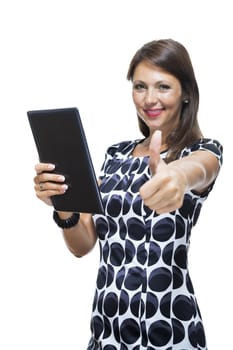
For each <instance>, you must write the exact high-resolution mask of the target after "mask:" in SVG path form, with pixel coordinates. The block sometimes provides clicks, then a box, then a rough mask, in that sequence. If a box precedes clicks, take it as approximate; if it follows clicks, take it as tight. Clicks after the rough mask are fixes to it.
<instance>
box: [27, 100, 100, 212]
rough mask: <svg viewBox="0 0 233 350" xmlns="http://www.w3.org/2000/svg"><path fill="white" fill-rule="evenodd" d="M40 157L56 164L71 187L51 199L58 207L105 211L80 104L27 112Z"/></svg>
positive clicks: (44, 160) (58, 208)
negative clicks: (81, 116)
mask: <svg viewBox="0 0 233 350" xmlns="http://www.w3.org/2000/svg"><path fill="white" fill-rule="evenodd" d="M27 116H28V120H29V123H30V126H31V130H32V134H33V137H34V140H35V144H36V148H37V151H38V155H39V160H40V162H42V163H52V164H55V169H54V171H53V172H54V173H56V174H62V175H64V176H65V179H66V180H65V183H66V184H67V185H68V190H67V191H66V192H65V193H64V194H62V195H57V196H52V197H51V200H52V203H53V206H54V208H55V209H56V210H60V211H72V212H82V213H92V214H100V213H103V203H102V198H101V195H100V192H99V187H98V184H97V179H96V175H95V171H94V167H93V163H92V159H91V156H90V152H89V148H88V144H87V140H86V136H85V132H84V129H83V125H82V122H81V118H80V114H79V110H78V109H77V108H76V107H72V108H62V109H46V110H33V111H28V112H27Z"/></svg>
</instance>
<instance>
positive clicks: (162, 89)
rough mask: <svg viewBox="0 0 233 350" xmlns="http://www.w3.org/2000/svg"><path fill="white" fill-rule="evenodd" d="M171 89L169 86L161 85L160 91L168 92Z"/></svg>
mask: <svg viewBox="0 0 233 350" xmlns="http://www.w3.org/2000/svg"><path fill="white" fill-rule="evenodd" d="M169 89H170V86H169V85H167V84H159V90H161V91H167V90H169Z"/></svg>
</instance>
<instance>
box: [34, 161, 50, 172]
mask: <svg viewBox="0 0 233 350" xmlns="http://www.w3.org/2000/svg"><path fill="white" fill-rule="evenodd" d="M54 169H55V165H54V164H51V163H38V164H36V165H35V171H36V173H37V174H41V173H43V172H45V171H52V170H54Z"/></svg>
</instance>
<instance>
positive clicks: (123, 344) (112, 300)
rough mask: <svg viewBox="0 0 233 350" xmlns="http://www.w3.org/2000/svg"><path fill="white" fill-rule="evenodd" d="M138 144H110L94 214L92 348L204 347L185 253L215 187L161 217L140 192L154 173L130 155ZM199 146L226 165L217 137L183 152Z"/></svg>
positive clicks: (188, 196) (174, 349)
mask: <svg viewBox="0 0 233 350" xmlns="http://www.w3.org/2000/svg"><path fill="white" fill-rule="evenodd" d="M138 142H139V141H133V142H122V143H120V144H117V145H114V146H112V147H110V148H109V149H108V151H107V153H106V158H105V162H104V165H103V168H102V174H101V180H102V184H101V188H100V189H101V194H102V197H103V200H104V206H105V215H95V216H94V220H95V224H96V229H97V233H98V237H99V243H100V266H99V270H98V276H97V285H96V292H95V297H94V303H93V313H92V319H91V331H92V337H91V340H90V342H89V345H88V350H100V349H101V350H191V349H200V350H204V349H205V350H206V349H207V346H206V340H205V333H204V328H203V324H202V319H201V315H200V311H199V309H198V305H197V301H196V298H195V294H194V289H193V286H192V282H191V279H190V276H189V272H188V264H187V252H188V247H189V242H190V234H191V230H192V227H193V226H194V225H195V223H196V221H197V219H198V216H199V213H200V210H201V207H202V204H203V202H204V200H205V199H206V198H207V196H208V194H209V192H210V190H211V189H212V187H213V184H212V185H211V186H210V188H209V189H208V191H206V193H205V194H203V195H202V196H200V195H197V194H194V193H193V192H191V191H190V192H187V193H186V194H185V199H184V204H183V206H182V208H180V209H179V210H176V211H174V212H171V213H167V214H161V215H157V214H156V213H155V212H153V211H152V210H150V209H149V208H148V207H146V206H145V205H144V204H143V202H142V199H141V197H140V195H139V188H140V187H141V185H142V184H143V183H145V182H146V181H147V180H148V179H149V178H150V171H149V167H148V157H133V156H132V151H133V149H134V147H135V146H136V144H137V143H138ZM198 149H203V150H205V151H209V152H212V153H213V154H214V155H215V156H216V157H217V158H218V160H219V164H220V165H221V163H222V146H221V145H220V144H219V143H218V141H216V140H212V139H202V140H200V141H199V142H197V143H195V144H194V145H192V146H191V147H189V148H185V149H184V150H183V152H182V153H181V156H180V157H184V156H186V155H188V154H190V153H191V152H193V151H196V150H198ZM161 156H162V157H163V156H165V154H161Z"/></svg>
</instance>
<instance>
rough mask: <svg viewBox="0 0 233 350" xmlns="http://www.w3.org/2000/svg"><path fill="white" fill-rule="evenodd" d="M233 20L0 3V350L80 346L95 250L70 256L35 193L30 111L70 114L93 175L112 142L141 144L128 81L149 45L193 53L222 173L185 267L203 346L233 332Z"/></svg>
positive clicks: (112, 7) (173, 11)
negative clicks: (166, 41)
mask: <svg viewBox="0 0 233 350" xmlns="http://www.w3.org/2000/svg"><path fill="white" fill-rule="evenodd" d="M232 30H233V28H232V15H231V9H230V1H226V0H222V1H213V0H212V1H211V2H205V1H203V2H201V3H199V2H196V1H184V0H180V1H179V0H175V1H174V0H170V1H169V0H167V1H156V0H153V1H149V0H144V1H138V0H125V1H124V2H120V1H111V0H98V1H95V0H93V1H88V0H85V1H78V0H76V1H74V0H73V1H72V0H65V1H61V0H40V1H34V0H21V1H17V0H3V1H1V4H0V36H1V41H0V45H1V54H0V61H1V65H0V88H1V94H0V97H1V98H0V113H1V129H0V146H1V148H0V150H1V171H0V180H1V182H0V183H1V191H0V196H1V220H0V221H1V225H0V226H1V231H0V281H1V285H0V349H4V350H15V349H23V350H32V349H33V350H39V349H44V350H51V349H59V350H60V349H69V350H75V349H80V350H84V349H86V345H87V342H88V339H89V335H90V334H89V320H90V313H91V306H92V298H93V294H94V286H95V278H96V272H97V266H98V258H99V257H98V247H96V248H95V249H94V251H93V252H92V253H91V254H89V255H88V256H86V257H84V258H82V259H76V258H75V257H73V256H72V255H71V254H70V253H69V251H68V250H67V248H66V246H65V244H64V241H63V238H62V236H61V233H60V231H59V230H58V229H57V227H56V225H55V224H54V223H53V222H52V219H51V214H52V210H51V208H49V207H47V206H45V205H43V203H41V202H39V201H38V200H37V199H36V197H35V195H34V190H33V177H34V165H35V164H36V162H37V153H36V150H35V146H34V143H33V139H32V136H31V131H30V128H29V125H28V121H27V117H26V111H27V110H29V109H37V108H55V107H71V106H77V107H78V108H79V110H80V112H81V116H82V119H83V123H84V127H85V130H86V134H87V138H88V141H89V146H90V151H91V154H92V157H93V162H94V166H95V168H96V171H97V172H98V171H99V169H100V166H101V164H102V161H103V157H104V152H105V149H106V148H107V146H109V145H110V144H112V143H114V142H118V141H120V140H124V139H132V138H137V137H138V136H140V134H139V132H138V129H137V122H136V114H135V112H134V108H133V105H132V101H131V86H130V83H129V82H127V81H126V73H127V69H128V64H129V61H130V60H131V57H132V56H133V54H134V52H135V51H136V50H137V49H138V48H139V47H140V46H141V45H142V44H144V43H145V42H147V41H150V40H153V39H159V38H173V39H175V40H178V41H180V42H182V43H183V44H184V45H185V46H186V48H187V49H188V51H189V52H190V55H191V58H192V61H193V65H194V69H195V71H196V76H197V80H198V82H199V87H200V93H201V104H200V112H199V119H200V124H201V127H202V130H203V132H204V134H205V135H206V136H207V137H214V138H217V139H218V140H219V141H221V142H222V144H223V145H224V166H223V168H222V171H221V174H220V176H219V178H218V180H217V182H216V186H215V188H214V191H213V192H212V193H211V195H210V197H209V199H208V200H207V202H206V203H205V205H204V208H203V212H202V214H201V216H200V220H199V222H198V224H197V226H196V227H195V229H194V230H193V236H192V241H191V249H190V261H189V264H190V271H191V277H192V280H193V283H194V288H195V290H196V294H197V298H198V302H199V306H200V308H201V311H202V316H203V318H204V323H205V328H206V334H207V341H208V344H209V349H210V350H219V349H229V345H230V346H231V343H232V341H231V333H232V320H231V316H232V311H233V307H232V295H233V294H232V289H231V287H230V283H231V279H232V273H231V267H232V260H231V256H232V233H233V232H232V231H233V230H232V223H231V212H230V210H231V207H232V203H231V197H232V194H233V193H232V186H231V180H232V178H231V175H230V174H231V172H230V166H231V165H230V161H231V159H230V141H231V128H230V123H231V120H232V78H233V74H232V73H233V71H232V62H233V57H232Z"/></svg>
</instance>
